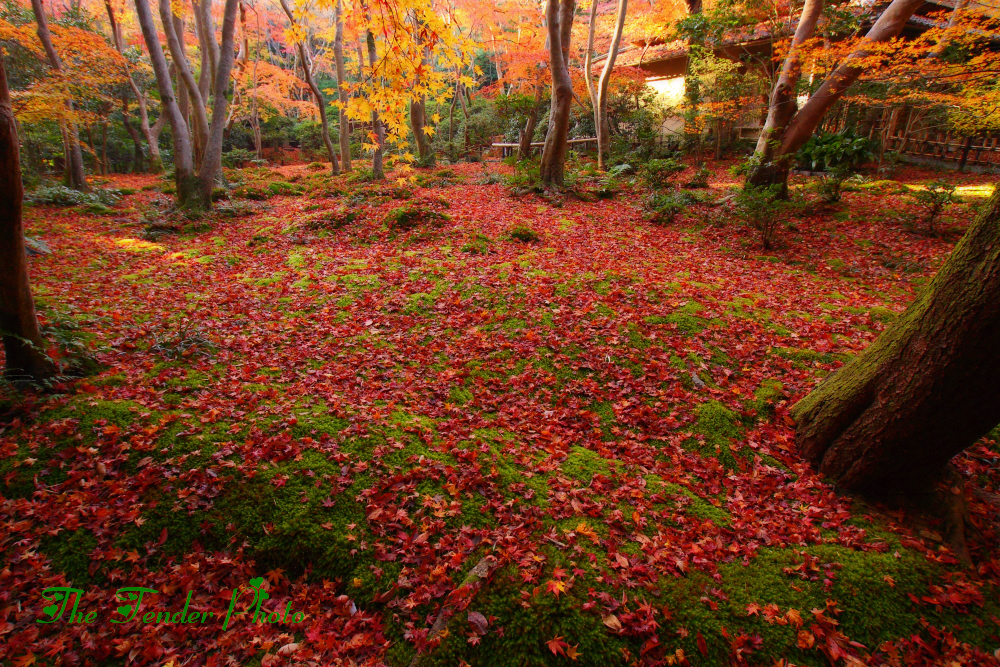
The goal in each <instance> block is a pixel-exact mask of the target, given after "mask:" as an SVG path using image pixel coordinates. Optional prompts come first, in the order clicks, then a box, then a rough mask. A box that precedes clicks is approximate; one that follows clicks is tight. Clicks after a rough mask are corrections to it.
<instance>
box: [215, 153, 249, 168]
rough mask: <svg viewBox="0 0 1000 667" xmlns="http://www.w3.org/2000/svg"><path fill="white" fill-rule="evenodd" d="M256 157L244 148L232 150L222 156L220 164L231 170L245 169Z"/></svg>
mask: <svg viewBox="0 0 1000 667" xmlns="http://www.w3.org/2000/svg"><path fill="white" fill-rule="evenodd" d="M256 157H257V154H256V153H255V152H253V151H248V150H247V149H245V148H234V149H232V150H231V151H229V152H227V153H223V154H222V164H224V165H225V166H227V167H232V168H238V167H245V166H247V164H248V163H249V162H250V161H251V160H253V159H255V158H256Z"/></svg>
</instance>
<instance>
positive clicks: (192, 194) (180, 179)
mask: <svg viewBox="0 0 1000 667" xmlns="http://www.w3.org/2000/svg"><path fill="white" fill-rule="evenodd" d="M167 1H169V0H167ZM135 13H136V17H137V19H138V21H139V27H140V28H141V29H142V36H143V39H144V40H145V42H146V48H147V49H148V50H149V60H150V64H151V65H152V67H153V74H154V75H155V76H156V86H157V89H158V90H159V92H160V104H161V105H162V107H163V110H162V112H161V113H162V114H163V115H164V116H166V117H167V121H168V122H169V123H170V129H171V133H172V134H173V142H174V177H175V180H176V183H177V205H178V206H180V207H181V208H185V207H188V206H190V205H191V203H194V202H195V201H197V194H196V190H197V187H196V186H197V180H198V179H197V177H196V176H195V172H194V155H193V152H192V147H191V131H190V129H189V128H188V125H187V121H186V120H185V119H184V115H183V114H182V113H181V108H180V105H178V103H177V98H175V97H174V86H173V81H172V77H171V76H170V69H169V67H168V66H167V58H166V56H164V54H163V47H162V46H161V45H160V38H159V35H158V34H157V32H156V24H155V23H154V22H153V14H152V12H151V11H150V9H149V4H148V2H147V0H135Z"/></svg>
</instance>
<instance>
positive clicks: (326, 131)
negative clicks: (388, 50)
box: [281, 0, 340, 176]
mask: <svg viewBox="0 0 1000 667" xmlns="http://www.w3.org/2000/svg"><path fill="white" fill-rule="evenodd" d="M281 8H282V9H283V10H284V11H285V15H286V16H287V17H288V22H289V23H290V24H291V26H292V28H295V16H294V15H292V8H291V7H289V6H288V1H287V0H281ZM305 39H308V37H306V36H303V39H300V40H299V41H298V42H296V44H295V46H296V48H297V49H298V51H299V60H301V61H302V71H303V72H304V73H305V77H306V84H308V86H309V90H311V91H312V95H313V99H315V100H316V108H317V109H319V122H320V133H321V134H322V135H323V145H325V146H326V154H327V156H328V157H329V158H330V172H331V173H332V174H333V175H334V176H336V175H338V174H339V173H340V163H339V162H338V161H337V150H336V149H335V148H334V147H333V142H332V141H331V140H330V123H329V121H328V120H327V118H326V98H325V97H323V93H321V92H320V90H319V86H317V85H316V80H315V79H314V78H313V73H312V59H311V58H310V57H309V53H308V50H307V49H306V45H305V43H304V41H305Z"/></svg>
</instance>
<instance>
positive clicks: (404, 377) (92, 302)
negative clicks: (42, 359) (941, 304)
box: [0, 164, 1000, 667]
mask: <svg viewBox="0 0 1000 667" xmlns="http://www.w3.org/2000/svg"><path fill="white" fill-rule="evenodd" d="M711 166H712V168H713V170H714V172H715V175H714V176H713V177H712V179H711V189H710V190H709V196H707V197H705V199H706V200H711V199H713V198H714V199H719V198H722V197H723V196H724V195H725V192H726V189H727V188H730V187H732V186H734V185H736V179H735V177H731V176H728V175H727V172H726V171H725V169H724V167H725V165H711ZM497 169H498V167H497V166H496V165H491V166H490V167H489V170H490V171H491V172H493V173H495V172H496V171H497ZM502 169H503V168H502ZM417 173H418V177H417V179H416V182H411V183H409V184H406V185H400V184H398V183H396V182H395V181H390V182H387V183H385V184H381V185H373V184H370V183H351V182H350V179H349V178H348V177H339V178H330V177H328V176H326V175H325V174H324V173H323V172H316V171H310V170H309V169H307V168H306V167H302V166H296V167H285V168H282V170H281V171H280V173H279V172H270V171H268V170H266V169H258V170H254V171H248V172H246V174H245V175H244V176H243V178H255V179H257V181H254V182H249V181H248V182H247V183H244V184H242V185H240V186H239V187H238V188H237V190H236V192H237V193H240V194H242V195H243V196H245V197H246V196H249V197H253V198H255V199H258V200H261V199H264V198H265V197H266V198H267V199H266V201H256V202H250V203H246V202H247V201H248V200H243V203H240V204H239V205H238V206H237V205H234V204H230V205H228V206H222V207H220V208H219V210H218V211H217V212H216V213H214V214H213V215H212V216H210V217H208V218H204V219H197V218H195V219H191V220H179V221H178V219H177V218H176V216H175V217H173V218H170V217H165V214H164V213H163V212H164V211H166V210H167V209H168V208H169V206H170V203H171V201H172V197H171V196H170V195H169V194H168V193H163V192H162V190H163V189H164V188H166V189H167V190H168V192H169V187H168V186H167V185H166V181H163V180H161V179H159V178H157V177H152V176H142V177H139V176H135V177H131V176H129V177H126V176H123V177H115V178H113V179H112V183H111V185H114V186H116V187H129V188H133V189H134V190H135V192H134V193H132V194H128V195H127V196H125V197H124V198H123V199H122V200H121V202H119V203H118V204H117V205H115V206H114V207H112V209H111V210H110V211H108V210H101V209H99V208H92V209H91V211H94V212H89V211H88V210H87V209H81V208H78V207H77V208H56V207H42V206H34V207H29V208H27V209H26V225H27V233H28V234H29V235H30V236H32V237H35V238H40V239H42V240H44V241H45V242H46V243H47V244H48V245H49V246H50V247H51V249H52V251H53V252H52V254H50V255H41V256H39V257H35V258H33V259H32V260H31V262H32V264H31V272H32V281H33V286H34V289H35V293H36V298H37V300H38V301H39V303H40V310H41V313H42V317H43V320H44V322H45V323H46V326H47V330H48V335H49V337H50V338H55V339H58V340H60V341H62V342H64V343H69V344H72V343H78V342H79V343H82V344H83V345H85V346H86V348H87V349H88V350H89V351H90V353H91V354H92V355H93V357H94V360H95V361H96V362H97V363H99V364H100V366H99V369H98V370H96V372H95V373H94V374H92V375H90V376H89V377H86V378H85V379H82V380H76V381H73V382H72V383H66V384H65V385H64V386H62V387H58V388H57V391H56V392H55V393H53V394H49V395H39V396H34V395H21V396H15V395H12V394H11V393H10V392H9V391H7V392H6V393H5V394H4V403H3V406H2V407H3V410H4V417H3V419H2V423H0V495H2V497H3V502H2V505H0V508H2V509H0V511H2V515H0V527H2V529H0V553H2V554H3V558H2V567H3V569H2V571H0V663H3V664H5V665H17V666H18V667H27V665H30V664H32V663H34V664H38V665H50V664H64V665H84V664H100V665H131V664H172V665H182V664H183V665H222V664H226V665H245V664H250V665H257V664H260V665H279V664H289V665H291V664H302V665H330V664H345V665H346V664H379V663H387V664H390V665H408V664H413V663H412V662H411V661H412V660H413V659H414V655H415V653H416V650H417V649H418V648H421V649H426V650H427V651H428V652H427V653H426V655H424V656H423V657H422V658H421V659H420V661H419V662H420V664H421V665H425V666H430V665H441V666H445V665H461V664H465V663H468V664H470V665H504V666H507V665H518V666H519V665H562V664H565V665H569V664H579V665H615V664H648V665H657V664H688V663H690V664H692V665H729V664H766V665H772V664H775V663H776V662H778V664H796V665H844V664H859V661H860V662H862V663H867V664H887V665H902V664H908V665H926V664H940V665H953V664H962V665H967V664H995V659H994V658H993V652H994V650H995V649H997V648H998V647H1000V544H998V539H1000V523H998V520H997V515H996V511H995V509H993V508H991V507H990V506H989V505H987V504H986V502H985V501H984V500H983V497H984V496H985V497H989V496H988V495H985V494H992V493H997V492H998V491H1000V469H998V468H997V466H996V462H997V460H998V458H1000V448H998V445H997V443H996V442H995V441H993V440H990V439H987V440H984V441H983V442H981V443H979V444H978V445H976V446H975V447H974V448H972V449H970V450H968V451H967V452H966V453H964V454H962V455H961V456H959V457H958V458H957V459H956V460H955V464H956V466H957V468H958V469H959V471H960V472H961V474H962V475H963V476H964V477H965V478H966V480H967V481H968V482H969V504H970V515H969V521H970V527H969V530H968V536H969V547H970V550H971V554H972V557H973V560H974V564H973V565H972V566H971V567H966V566H964V565H962V564H960V563H959V562H958V561H957V559H956V558H955V556H954V554H953V553H952V552H951V551H950V549H949V548H948V547H947V545H946V542H947V541H946V540H945V539H944V538H943V537H942V530H943V529H942V526H941V525H940V524H939V523H935V519H934V517H933V515H932V514H924V513H921V512H919V511H917V510H912V509H900V508H897V507H893V506H889V505H879V504H875V503H869V502H864V501H861V500H859V499H856V498H853V497H851V496H849V495H846V494H843V493H841V492H839V491H838V490H836V489H834V488H833V487H831V486H830V485H828V484H826V483H824V481H823V480H822V479H820V478H819V477H818V476H817V475H816V474H815V473H814V471H813V470H812V469H811V468H810V467H809V466H808V465H807V464H806V463H805V462H803V461H802V460H801V459H800V457H799V456H798V454H797V451H796V447H795V442H794V431H793V425H792V422H791V420H790V418H789V417H788V408H789V407H790V405H791V404H793V403H794V402H795V401H796V400H797V399H799V398H801V397H802V396H804V395H805V394H806V393H807V392H808V391H809V390H810V388H811V387H813V386H815V384H816V383H817V382H819V381H820V380H821V379H822V377H824V376H825V375H826V374H828V373H829V372H830V371H832V370H834V369H836V368H837V367H839V366H840V365H842V364H843V362H844V360H845V359H847V358H849V356H850V355H852V354H856V353H858V352H859V351H860V350H862V349H863V348H864V347H865V346H866V345H868V344H869V343H870V342H871V341H872V340H873V339H874V338H875V337H876V336H877V335H878V333H879V332H880V331H881V330H883V329H884V327H885V326H886V324H887V323H888V322H890V321H891V320H892V319H893V318H894V317H895V316H896V314H897V313H899V312H900V311H901V310H902V309H903V308H905V306H906V305H907V303H909V301H910V300H911V299H912V298H913V296H914V294H915V292H916V291H917V290H919V289H921V288H922V286H923V285H925V284H926V283H927V281H928V280H929V278H930V277H931V276H932V275H933V273H934V271H935V270H936V268H937V267H938V266H940V264H941V262H942V261H943V260H944V258H945V257H946V256H947V254H948V252H949V251H950V249H951V247H952V246H953V244H954V242H955V240H956V239H957V237H958V233H957V231H956V230H953V233H951V234H950V235H949V234H945V235H944V236H935V237H931V236H927V235H923V234H919V233H916V232H915V231H913V230H912V229H911V228H910V226H911V225H910V223H909V220H910V218H911V217H912V216H913V215H916V213H917V211H916V208H915V206H914V204H913V203H912V198H910V197H909V196H908V195H907V194H906V191H907V185H910V186H916V185H918V184H919V183H922V182H924V181H926V180H928V179H932V178H941V177H942V176H941V175H939V174H934V173H931V172H928V171H920V170H915V169H908V170H906V171H904V172H903V173H902V174H901V175H900V176H899V177H898V181H895V182H892V181H890V182H886V181H879V182H874V183H863V184H861V185H857V186H855V187H852V188H850V191H848V192H846V193H845V194H844V200H843V201H842V202H841V203H840V204H837V205H830V206H824V205H820V204H818V203H817V198H816V195H815V193H813V192H811V190H810V188H811V185H810V181H809V180H807V179H805V178H803V177H796V178H795V179H793V184H794V185H795V190H796V191H797V192H798V191H802V192H804V193H805V194H803V196H804V197H806V198H807V199H808V200H809V201H810V202H811V203H810V204H808V205H806V206H804V207H801V208H800V209H799V210H798V212H797V213H796V214H795V215H794V216H790V217H789V218H788V220H787V222H786V225H785V226H783V227H782V228H781V229H780V231H779V234H778V240H779V247H778V248H777V249H776V250H773V251H768V252H766V253H765V252H763V251H762V250H761V249H760V244H759V243H758V240H757V237H756V236H755V233H754V232H753V231H752V230H749V229H746V228H744V227H742V226H740V225H738V224H737V223H736V221H735V219H734V218H733V217H732V215H731V212H730V209H729V208H728V205H727V204H722V205H719V206H709V205H701V206H697V205H696V206H692V207H690V208H689V209H688V210H687V211H686V212H685V213H684V214H682V215H680V216H679V217H678V218H677V219H676V220H675V221H674V222H673V223H671V224H670V225H666V226H657V225H652V224H650V223H649V222H647V221H645V220H644V219H643V217H642V214H641V211H640V204H641V200H642V197H643V193H642V192H641V191H640V189H639V188H638V186H626V187H625V189H624V191H623V192H621V193H619V195H618V196H617V197H616V198H613V199H606V200H596V201H581V200H577V199H575V198H572V197H564V198H562V199H559V200H552V199H545V198H542V197H539V196H536V195H526V196H520V197H515V196H513V195H511V194H510V193H509V191H508V189H507V188H506V187H504V185H502V184H500V183H497V182H493V183H489V181H495V180H496V179H495V178H490V177H489V175H488V173H487V171H486V170H485V168H484V167H483V166H482V165H476V164H473V165H461V166H457V167H452V168H449V169H448V170H443V171H437V172H435V171H420V172H417ZM247 174H249V175H250V176H247ZM230 176H231V178H238V177H240V176H239V174H231V175H230ZM943 178H946V179H949V180H952V181H955V182H957V183H959V184H960V187H959V189H958V194H959V195H960V196H962V197H963V199H964V201H965V203H963V204H961V205H958V206H956V207H953V210H951V211H950V212H949V214H948V215H949V216H952V219H951V220H950V221H948V224H952V225H954V226H955V227H956V228H957V230H961V229H963V228H964V226H965V225H966V224H968V222H969V221H970V220H971V217H972V214H973V210H974V207H975V206H976V205H977V203H980V202H982V201H984V197H985V196H986V195H987V194H988V193H989V192H990V188H989V187H988V186H987V185H986V184H988V183H989V182H990V179H989V177H984V176H960V175H954V174H952V175H946V176H943ZM679 180H683V178H680V179H679ZM275 184H277V185H275ZM271 195H274V196H271ZM401 209H405V210H406V211H409V213H407V212H405V211H402V212H401ZM230 216H231V217H230ZM150 223H152V224H150ZM171 225H173V226H174V227H179V229H177V230H174V231H175V232H176V233H170V234H161V232H164V231H168V229H169V227H170V226H171ZM972 489H979V490H980V491H983V492H985V494H980V495H974V494H973V493H972ZM260 577H262V578H263V579H260ZM58 586H62V587H74V588H76V589H79V590H81V591H82V593H81V594H80V595H79V596H78V597H79V600H78V608H77V610H78V612H79V613H80V616H81V617H82V618H83V619H84V620H83V621H82V622H75V623H72V622H69V616H70V611H69V610H68V609H67V611H66V613H65V614H63V615H62V616H61V617H60V618H58V619H57V620H55V621H54V622H52V623H40V622H38V621H39V620H44V619H47V618H50V617H52V616H55V612H56V611H58V610H54V608H52V609H50V608H49V607H47V606H46V605H49V604H50V603H51V600H45V599H43V596H42V591H43V590H44V589H46V588H49V587H58ZM251 586H254V587H256V588H255V589H254V588H251ZM123 587H146V588H149V589H153V590H155V592H149V593H146V594H145V597H144V598H143V599H142V600H141V608H140V609H138V610H137V613H136V614H135V618H133V619H132V620H127V621H126V620H125V619H127V618H128V614H130V613H132V611H133V610H132V609H131V607H130V606H129V605H130V604H133V601H132V600H130V599H129V598H128V597H127V596H126V595H124V594H123V595H122V596H120V597H117V598H116V595H115V594H116V591H118V590H119V589H121V588H123ZM234 590H235V591H236V597H235V613H234V615H233V617H232V618H231V619H230V620H229V622H228V624H227V625H226V628H225V629H223V623H224V618H223V617H224V616H225V614H226V611H227V609H229V608H230V605H231V604H233V600H234V593H233V592H234ZM255 590H256V591H258V592H255ZM259 591H263V592H265V593H266V595H264V594H262V593H261V592H259ZM255 595H256V596H257V597H256V599H257V600H258V601H259V600H263V603H262V605H261V607H260V609H261V610H263V611H266V612H267V613H268V614H271V612H273V611H278V612H285V613H286V614H287V615H286V616H285V617H284V620H282V618H281V616H282V615H281V614H271V615H270V620H272V621H274V622H272V623H254V622H253V619H252V618H251V614H250V613H244V614H242V615H238V614H239V613H240V612H244V611H245V610H246V609H247V608H249V607H250V605H251V604H252V603H253V600H254V599H255V598H254V596H255ZM265 598H266V599H265ZM64 601H65V600H64ZM68 603H69V605H70V606H72V605H73V604H74V601H73V599H72V598H70V599H68ZM182 608H185V609H187V610H188V611H189V612H190V611H195V612H205V614H204V615H202V616H200V620H198V619H199V617H197V616H196V621H195V622H194V623H192V622H178V621H179V620H180V619H178V617H177V615H176V614H173V616H171V618H170V619H169V620H167V619H165V618H164V617H163V616H162V615H160V616H155V615H154V617H153V619H152V620H151V621H150V620H143V619H144V618H145V619H148V618H149V617H148V616H146V614H147V613H148V612H150V611H151V612H162V611H166V612H170V613H173V612H178V611H180V610H181V609H182ZM288 610H291V611H292V612H302V613H303V614H304V617H303V618H301V620H299V621H298V622H295V621H294V620H293V617H292V614H289V613H287V612H288ZM442 610H444V611H442ZM50 612H51V613H50ZM46 614H48V615H46ZM87 619H90V620H89V621H87ZM432 628H433V629H434V630H433V631H432ZM782 660H787V662H785V663H782V662H781V661H782Z"/></svg>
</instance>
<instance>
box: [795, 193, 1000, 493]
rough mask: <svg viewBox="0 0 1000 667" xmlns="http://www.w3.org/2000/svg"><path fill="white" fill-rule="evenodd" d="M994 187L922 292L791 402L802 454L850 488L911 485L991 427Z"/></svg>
mask: <svg viewBox="0 0 1000 667" xmlns="http://www.w3.org/2000/svg"><path fill="white" fill-rule="evenodd" d="M998 293H1000V187H997V188H996V190H995V191H994V193H993V196H992V197H991V198H990V200H989V202H988V204H987V206H986V207H985V209H984V210H983V211H982V212H981V213H980V214H979V216H978V217H977V218H976V220H975V222H974V223H973V224H972V226H971V227H970V228H969V230H968V231H967V232H966V234H965V236H964V237H963V238H962V240H961V241H959V243H958V245H957V246H955V249H954V251H952V253H951V256H950V257H949V258H948V261H947V262H945V264H944V266H942V267H941V270H940V271H938V273H937V275H936V276H935V277H934V280H933V281H932V282H931V283H930V285H929V286H928V287H927V289H926V290H925V291H924V292H923V293H922V294H921V295H920V296H918V297H917V299H916V300H915V301H914V302H913V303H912V304H911V305H910V307H909V308H907V310H906V312H904V313H903V314H902V315H901V316H900V317H899V319H898V320H897V321H896V322H895V323H893V324H892V325H891V326H890V327H889V328H888V329H887V330H886V331H885V332H884V333H883V334H882V335H881V336H879V338H878V339H877V340H876V341H875V342H874V343H872V344H871V345H870V346H869V347H868V349H866V350H865V351H864V352H863V353H862V354H860V355H859V356H857V357H855V358H854V359H852V360H851V361H850V362H849V363H848V364H847V365H845V366H844V367H843V368H841V369H840V370H838V371H837V372H836V373H834V374H833V375H831V376H829V377H828V378H827V379H826V380H824V381H823V383H822V384H820V385H819V386H818V387H817V388H816V389H815V390H813V392H812V393H810V394H809V395H808V396H806V397H805V398H804V399H802V400H801V401H799V403H797V404H796V405H795V406H794V407H793V408H792V413H791V414H792V417H793V418H794V419H795V421H796V423H797V430H796V439H797V441H798V445H799V449H800V450H801V452H802V454H803V455H804V456H805V457H807V458H808V459H809V460H811V461H812V462H814V463H815V464H816V466H817V468H818V469H819V472H820V473H822V474H824V475H826V476H828V477H830V478H832V479H833V480H834V481H836V482H837V483H839V484H842V485H843V486H845V487H848V488H851V489H858V490H869V491H881V490H887V489H901V490H907V489H913V488H919V487H921V486H924V485H926V484H927V483H928V482H929V481H931V480H933V479H935V478H936V477H938V476H939V475H940V474H941V473H942V472H943V471H944V467H945V464H946V463H947V462H948V460H949V459H950V458H951V457H952V456H954V455H955V454H958V453H959V452H961V451H962V450H963V449H965V448H967V447H969V446H970V445H972V444H973V443H974V442H975V441H976V440H978V439H979V438H981V437H982V436H983V435H985V434H986V433H987V432H988V431H989V430H990V429H992V428H993V427H994V426H996V425H997V423H1000V383H998V382H997V381H996V379H997V377H998V375H1000V355H997V354H996V350H997V348H998V347H1000V300H998V299H997V298H996V295H997V294H998Z"/></svg>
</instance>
